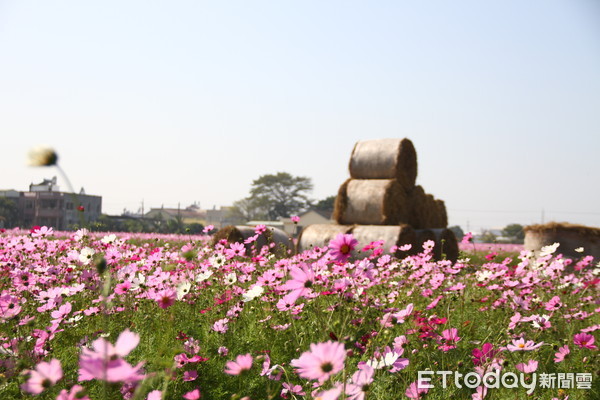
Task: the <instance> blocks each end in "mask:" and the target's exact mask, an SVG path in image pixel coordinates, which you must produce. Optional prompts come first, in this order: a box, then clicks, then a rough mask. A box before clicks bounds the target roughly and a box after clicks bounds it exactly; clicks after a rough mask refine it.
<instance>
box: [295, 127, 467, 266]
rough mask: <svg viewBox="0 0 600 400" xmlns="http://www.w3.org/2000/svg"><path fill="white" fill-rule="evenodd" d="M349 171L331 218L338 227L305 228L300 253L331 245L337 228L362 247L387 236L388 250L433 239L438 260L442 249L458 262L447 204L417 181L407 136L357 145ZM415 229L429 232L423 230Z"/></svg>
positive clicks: (414, 160)
mask: <svg viewBox="0 0 600 400" xmlns="http://www.w3.org/2000/svg"><path fill="white" fill-rule="evenodd" d="M349 170H350V179H348V180H347V181H346V182H344V183H343V184H342V186H341V187H340V189H339V191H338V195H337V198H336V201H335V206H334V211H333V219H334V220H335V222H336V223H337V224H338V225H333V226H335V227H336V228H329V230H327V231H326V232H327V233H323V234H319V233H318V232H319V231H321V230H326V228H324V227H321V226H309V227H307V228H306V229H305V231H306V232H303V233H302V234H301V235H300V238H299V243H298V250H299V251H304V250H306V249H309V248H311V247H313V246H324V245H327V243H328V242H329V240H331V239H333V238H334V237H335V236H336V235H332V234H331V232H333V231H336V232H338V231H339V232H338V233H341V232H343V233H352V234H353V235H354V236H355V238H356V239H357V240H358V242H359V247H360V248H362V247H364V246H366V245H368V244H369V243H370V242H372V241H376V240H384V248H385V249H386V250H389V248H390V247H391V246H392V245H396V246H401V245H403V244H407V243H410V244H412V245H413V249H414V250H417V251H419V250H420V249H421V246H422V244H423V241H425V240H429V239H435V242H436V247H435V251H434V254H435V255H436V256H437V257H438V258H439V257H442V252H443V253H444V254H445V255H446V257H447V258H449V259H452V260H453V261H455V260H456V257H457V256H458V242H457V240H456V238H455V237H454V240H450V239H449V238H450V235H452V237H453V235H454V234H453V233H452V232H451V231H450V230H448V229H446V228H447V226H448V216H447V213H446V206H445V204H444V202H443V201H442V200H439V199H435V198H434V197H433V196H432V195H431V194H427V193H426V192H425V190H424V189H423V188H422V187H421V186H418V185H415V182H416V179H417V153H416V151H415V148H414V146H413V144H412V142H411V141H410V140H409V139H406V138H405V139H379V140H367V141H361V142H358V143H356V144H355V145H354V149H353V150H352V155H351V156H350V164H349ZM415 229H418V230H430V231H427V232H425V233H420V234H419V233H418V232H416V231H415ZM431 230H433V231H431ZM438 230H439V232H438ZM446 231H447V232H446ZM421 239H424V240H423V241H421Z"/></svg>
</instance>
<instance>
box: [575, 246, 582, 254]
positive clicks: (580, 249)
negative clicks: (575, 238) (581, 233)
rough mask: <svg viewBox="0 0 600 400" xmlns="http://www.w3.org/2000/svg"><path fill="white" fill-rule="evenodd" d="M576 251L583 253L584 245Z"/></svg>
mask: <svg viewBox="0 0 600 400" xmlns="http://www.w3.org/2000/svg"><path fill="white" fill-rule="evenodd" d="M575 251H576V252H578V253H583V247H578V248H576V249H575Z"/></svg>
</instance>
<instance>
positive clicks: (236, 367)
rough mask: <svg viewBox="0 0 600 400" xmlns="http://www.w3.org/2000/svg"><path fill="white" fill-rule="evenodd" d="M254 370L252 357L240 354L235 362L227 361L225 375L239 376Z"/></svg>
mask: <svg viewBox="0 0 600 400" xmlns="http://www.w3.org/2000/svg"><path fill="white" fill-rule="evenodd" d="M250 368H252V355H250V353H248V354H240V355H239V356H237V357H236V358H235V361H227V363H226V364H225V373H226V374H229V375H239V374H241V373H242V372H244V371H248V370H250Z"/></svg>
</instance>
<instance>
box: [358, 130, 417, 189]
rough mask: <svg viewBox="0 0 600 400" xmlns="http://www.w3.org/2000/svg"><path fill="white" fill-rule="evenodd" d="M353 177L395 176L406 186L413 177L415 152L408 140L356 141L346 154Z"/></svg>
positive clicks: (414, 175) (389, 177) (415, 167)
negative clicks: (349, 153)
mask: <svg viewBox="0 0 600 400" xmlns="http://www.w3.org/2000/svg"><path fill="white" fill-rule="evenodd" d="M349 169H350V177H352V178H354V179H397V180H398V182H400V184H401V185H402V186H403V187H404V188H406V189H410V188H412V187H413V186H414V185H415V180H416V179H417V152H416V151H415V147H414V146H413V144H412V142H411V141H410V140H409V139H406V138H405V139H377V140H365V141H361V142H357V143H356V144H355V145H354V149H353V150H352V155H351V156H350V165H349Z"/></svg>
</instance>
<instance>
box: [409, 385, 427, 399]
mask: <svg viewBox="0 0 600 400" xmlns="http://www.w3.org/2000/svg"><path fill="white" fill-rule="evenodd" d="M426 386H427V385H426V384H424V383H423V382H420V381H415V382H413V383H411V384H410V385H408V388H407V389H406V392H404V394H405V395H406V397H408V398H409V399H415V400H416V399H420V398H422V397H423V395H424V394H426V393H427V392H428V391H429V389H428V388H427V387H426Z"/></svg>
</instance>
